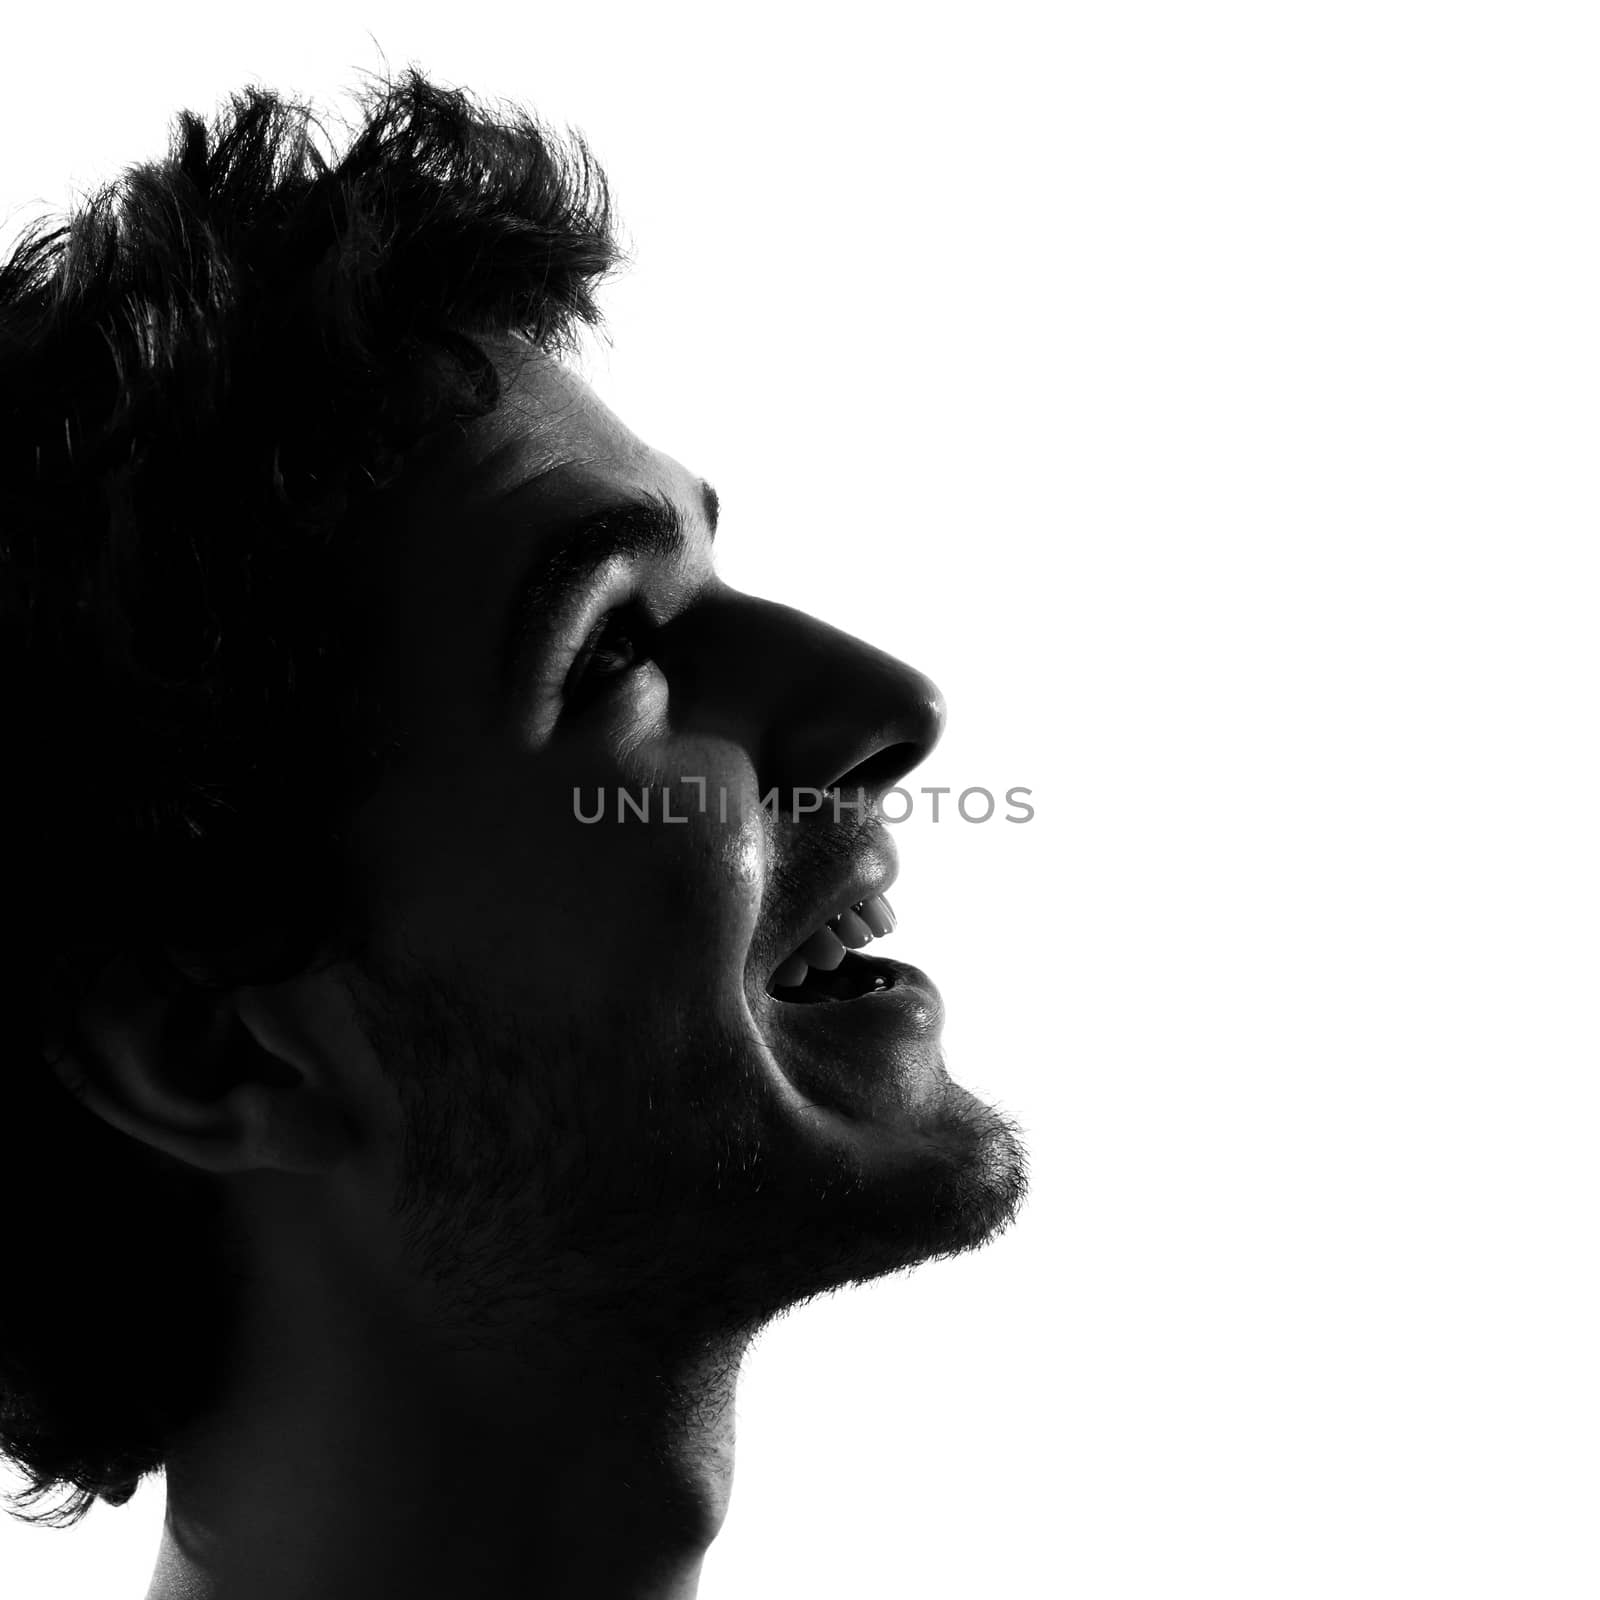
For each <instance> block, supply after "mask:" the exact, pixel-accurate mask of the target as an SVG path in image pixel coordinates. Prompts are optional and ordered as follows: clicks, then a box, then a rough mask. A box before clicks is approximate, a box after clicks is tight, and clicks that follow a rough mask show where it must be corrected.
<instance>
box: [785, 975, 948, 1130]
mask: <svg viewBox="0 0 1600 1600" xmlns="http://www.w3.org/2000/svg"><path fill="white" fill-rule="evenodd" d="M864 959H866V960H869V961H870V963H871V966H872V967H873V969H874V970H875V971H877V972H878V973H879V974H880V975H881V976H882V977H884V978H885V979H886V980H888V984H889V987H887V988H884V989H873V990H869V991H868V992H867V993H865V994H863V995H860V996H858V997H857V998H856V999H854V1000H816V1001H811V1002H803V1001H801V1002H796V1001H790V1000H777V999H774V998H773V997H772V996H771V995H765V996H764V997H763V998H764V1000H765V1002H766V1003H765V1005H764V1006H763V1007H762V1009H761V1018H760V1020H761V1023H762V1026H763V1031H764V1032H765V1033H766V1035H767V1037H768V1040H769V1042H770V1043H771V1044H772V1045H773V1047H774V1053H775V1054H776V1055H777V1057H778V1064H779V1066H780V1067H781V1068H782V1069H783V1072H784V1075H785V1076H786V1077H787V1078H789V1080H790V1081H791V1082H792V1083H793V1084H794V1085H795V1087H796V1088H797V1089H799V1090H800V1092H801V1093H802V1094H804V1095H805V1096H806V1097H807V1098H808V1099H810V1100H813V1101H815V1102H817V1103H819V1104H822V1105H825V1106H828V1107H830V1108H833V1109H839V1110H843V1111H847V1112H850V1113H852V1114H863V1113H866V1112H872V1113H880V1112H882V1111H884V1110H887V1109H890V1108H891V1107H899V1108H909V1107H910V1106H911V1105H912V1104H914V1103H915V1102H916V1101H917V1100H918V1099H919V1098H920V1097H921V1093H920V1091H921V1090H922V1089H923V1088H924V1087H925V1086H928V1085H931V1084H932V1083H933V1082H935V1081H936V1080H937V1079H939V1078H940V1077H942V1075H943V1068H942V1065H941V1062H940V1056H939V1035H940V1031H941V1030H942V1028H943V1026H944V1002H943V1001H942V1000H941V999H940V997H939V991H938V990H937V989H936V988H935V987H934V985H933V982H932V980H931V979H930V978H929V977H928V975H927V974H926V973H925V972H923V971H921V970H920V969H919V968H917V967H913V966H910V965H908V964H907V963H906V962H903V961H889V960H886V959H884V958H883V957H882V956H873V957H867V958H864Z"/></svg>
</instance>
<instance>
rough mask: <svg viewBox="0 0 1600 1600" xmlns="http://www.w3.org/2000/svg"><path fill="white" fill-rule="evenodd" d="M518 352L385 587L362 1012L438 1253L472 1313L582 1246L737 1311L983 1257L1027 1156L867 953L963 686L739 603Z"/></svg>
mask: <svg viewBox="0 0 1600 1600" xmlns="http://www.w3.org/2000/svg"><path fill="white" fill-rule="evenodd" d="M489 348H490V350H491V352H492V353H493V354H494V357H495V359H496V362H497V366H498V368H499V370H500V374H501V378H502V383H503V386H504V387H503V393H502V398H501V401H500V404H499V405H498V406H497V408H496V409H495V410H494V411H493V412H491V413H490V414H489V415H488V416H486V417H483V418H481V419H478V420H477V421H475V422H473V423H471V424H468V425H467V426H466V427H465V428H464V429H463V430H462V431H461V432H460V433H459V435H458V436H456V437H454V438H452V439H451V441H450V442H449V444H448V447H447V448H441V449H439V450H436V451H434V452H432V453H431V454H430V456H429V458H428V459H427V460H426V462H425V463H424V464H423V465H422V466H420V467H419V468H417V470H415V471H413V472H411V473H410V474H409V476H408V477H407V478H406V479H404V480H402V482H401V483H400V484H399V485H398V486H397V487H396V488H395V489H394V490H391V491H390V492H389V494H388V497H387V504H386V509H385V518H386V520H385V522H384V524H383V526H382V528H381V532H382V537H381V539H378V540H377V541H375V543H374V545H373V551H374V554H373V557H372V560H371V564H370V571H368V572H367V573H365V574H364V575H363V579H362V585H363V588H364V591H365V599H366V604H367V608H368V615H369V616H370V617H371V618H372V619H374V620H373V623H372V628H371V638H370V647H369V651H368V655H367V658H366V670H367V671H368V672H369V673H370V675H371V680H372V688H373V691H374V693H375V695H376V697H377V699H378V700H379V702H381V704H382V706H383V707H384V712H385V716H386V719H387V722H388V724H389V726H390V727H391V728H392V729H393V730H396V733H397V743H398V745H399V747H400V753H399V754H398V756H397V758H396V759H395V761H394V762H393V764H392V765H391V767H390V769H389V770H388V772H387V773H386V775H385V778H384V781H383V783H382V785H381V786H380V788H379V790H378V792H377V794H376V795H375V797H374V798H373V799H372V800H371V801H370V802H369V803H368V805H367V806H366V808H365V809H364V810H363V812H362V813H361V814H360V816H359V817H358V820H357V827H356V830H355V837H354V852H355V853H354V860H355V863H356V870H357V875H358V879H359V882H360V884H361V886H362V887H361V892H362V895H363V898H364V900H365V904H366V908H367V914H368V921H369V924H370V927H371V929H372V930H373V931H372V938H371V945H370V948H369V949H368V951H367V958H368V960H367V964H366V966H365V968H364V973H363V981H362V982H361V983H360V984H358V985H357V995H358V1004H357V1009H358V1010H359V1012H360V1016H361V1022H362V1025H363V1037H364V1038H365V1039H366V1040H367V1041H368V1042H369V1043H370V1045H371V1047H372V1048H373V1049H374V1051H375V1052H376V1054H377V1055H378V1056H379V1057H380V1058H383V1060H384V1064H385V1066H386V1067H388V1068H389V1069H390V1070H391V1072H392V1073H393V1074H394V1075H396V1076H397V1077H398V1078H399V1080H400V1081H401V1082H402V1084H403V1085H404V1086H405V1093H404V1095H403V1097H402V1098H403V1099H404V1100H405V1102H406V1104H407V1112H406V1118H405V1121H406V1126H407V1132H406V1135H405V1138H404V1140H403V1149H402V1150H401V1151H400V1153H399V1154H398V1155H397V1158H396V1159H397V1172H396V1179H397V1181H398V1182H399V1183H400V1184H401V1188H402V1193H403V1195H404V1197H405V1200H406V1208H407V1209H406V1215H407V1217H408V1219H409V1222H410V1237H411V1242H412V1245H413V1246H414V1247H415V1248H417V1249H418V1250H420V1251H421V1252H422V1253H423V1255H424V1256H425V1258H426V1262H427V1265H428V1268H429V1271H430V1273H431V1274H432V1275H433V1276H435V1277H437V1278H440V1279H441V1280H449V1279H451V1278H452V1277H457V1278H459V1279H460V1280H461V1282H460V1283H459V1285H458V1287H459V1288H460V1289H461V1290H462V1293H463V1295H464V1296H465V1301H466V1302H470V1303H472V1304H474V1305H475V1306H477V1307H478V1309H479V1310H480V1311H481V1310H485V1309H486V1307H485V1305H484V1302H485V1300H486V1299H490V1300H494V1301H496V1302H506V1301H510V1300H516V1299H518V1298H520V1297H523V1296H527V1295H531V1294H533V1293H535V1291H536V1290H537V1292H538V1293H539V1294H541V1295H544V1296H546V1297H547V1296H548V1294H549V1293H550V1292H552V1290H553V1287H554V1284H553V1279H552V1276H551V1274H552V1271H553V1268H552V1266H551V1263H552V1262H555V1261H564V1262H566V1263H568V1268H567V1269H566V1270H568V1272H569V1274H570V1275H569V1277H568V1278H567V1279H565V1280H563V1282H564V1287H565V1288H566V1289H567V1290H569V1291H570V1292H571V1293H572V1294H573V1295H574V1297H577V1296H580V1295H602V1296H604V1295H607V1294H613V1293H615V1294H619V1295H622V1294H625V1295H626V1296H628V1297H629V1304H631V1305H632V1306H634V1308H635V1309H636V1310H639V1308H642V1307H643V1306H644V1305H646V1304H647V1303H648V1304H649V1305H652V1306H654V1307H655V1308H657V1311H658V1312H659V1314H660V1315H662V1316H664V1317H671V1318H674V1319H677V1320H678V1321H679V1322H682V1321H684V1320H685V1319H687V1320H688V1321H689V1322H692V1323H697V1324H704V1325H705V1326H706V1327H708V1328H709V1327H711V1326H713V1325H715V1324H718V1323H722V1324H727V1325H735V1324H743V1323H748V1322H753V1321H759V1320H760V1319H761V1318H762V1317H764V1316H766V1315H770V1314H771V1313H772V1312H773V1311H775V1310H777V1309H779V1308H781V1307H782V1306H783V1305H785V1304H789V1303H792V1302H793V1301H795V1300H797V1299H799V1298H803V1297H804V1296H806V1295H807V1294H810V1293H813V1292H816V1291H817V1290H820V1289H823V1288H827V1287H831V1286H833V1285H835V1284H838V1283H841V1282H844V1281H848V1280H851V1279H860V1278H867V1277H871V1276H875V1275H877V1274H879V1273H881V1272H884V1271H889V1270H893V1269H895V1268H897V1267H901V1266H905V1265H908V1264H910V1263H912V1262H914V1261H916V1260H920V1259H923V1258H925V1257H927V1256H929V1255H934V1254H939V1253H945V1252H948V1251H952V1250H956V1249H961V1248H965V1247H968V1246H970V1245H973V1244H976V1243H978V1242H980V1241H981V1240H982V1239H983V1238H984V1237H986V1236H987V1235H988V1234H989V1233H991V1232H992V1231H993V1230H994V1229H995V1228H997V1227H998V1226H1000V1225H1002V1224H1003V1223H1004V1222H1005V1221H1006V1220H1007V1219H1008V1218H1009V1216H1010V1214H1011V1213H1012V1211H1013V1210H1014V1208H1015V1205H1016V1204H1017V1201H1018V1199H1019V1196H1020V1187H1021V1152H1020V1148H1019V1146H1018V1144H1017V1142H1016V1138H1015V1135H1014V1133H1013V1131H1012V1130H1011V1129H1010V1127H1009V1126H1008V1124H1007V1123H1006V1122H1005V1121H1004V1119H1003V1118H1001V1117H1000V1116H999V1115H998V1114H997V1113H996V1112H994V1111H993V1110H991V1109H990V1108H988V1107H987V1106H985V1105H983V1104H982V1103H981V1102H979V1101H977V1100H976V1099H975V1098H974V1097H973V1096H971V1095H970V1094H969V1093H967V1091H965V1090H963V1089H961V1088H960V1087H958V1086H957V1085H956V1084H955V1083H954V1082H953V1081H952V1080H951V1079H950V1078H949V1077H948V1076H947V1074H946V1071H945V1066H944V1061H943V1057H942V1054H941V1048H940V1029H941V1004H940V1000H939V997H938V994H937V992H936V990H934V988H933V987H932V985H931V984H930V983H929V981H928V980H927V979H926V978H925V977H924V976H923V974H921V973H920V972H918V971H917V970H916V969H915V968H913V967H910V966H906V965H903V964H901V963H898V962H895V961H892V960H885V959H883V958H882V956H881V955H880V954H879V947H878V942H877V938H875V937H873V934H874V931H875V930H876V932H877V934H878V935H879V936H881V935H882V934H884V933H886V932H887V931H889V927H890V924H889V921H888V920H887V916H888V914H887V911H886V905H885V902H884V901H883V900H882V898H881V897H882V896H883V894H884V892H885V891H886V890H887V889H888V888H889V887H890V885H891V882H892V879H893V877H894V873H895V855H894V851H893V848H892V846H891V843H890V839H889V837H888V833H887V830H886V828H885V827H884V825H883V823H882V821H881V819H880V818H878V817H877V816H876V815H875V814H874V811H873V808H872V805H871V801H872V798H873V796H875V795H878V794H881V793H882V792H883V791H884V790H886V789H887V788H889V787H890V786H891V785H893V784H895V783H896V782H897V781H898V780H900V779H901V778H902V777H904V775H905V774H906V773H907V772H909V771H910V770H911V769H912V768H913V767H915V766H916V764H917V763H918V762H920V761H921V760H922V759H923V757H924V756H926V755H927V753H928V752H929V750H930V749H931V748H932V747H933V745H934V743H935V741H936V740H937V738H938V737H939V733H940V730H941V724H942V721H943V707H942V702H941V699H940V696H939V693H938V691H937V690H936V689H935V688H934V686H933V685H932V684H931V683H930V682H929V681H928V680H927V679H926V678H925V677H923V676H922V675H921V674H919V673H917V672H916V671H914V670H912V669H911V668H910V667H908V666H905V665H904V664H902V663H901V662H899V661H897V660H895V659H893V658H892V657H890V656H888V655H886V654H884V653H883V652H882V651H880V650H877V649H875V648H873V647H872V646H871V645H869V644H866V643H863V642H862V641H860V640H858V639H855V638H852V637H850V636H848V635H846V634H844V633H841V632H839V631H838V630H836V629H834V628H831V627H829V626H828V625H827V624H825V623H823V622H820V621H818V620H817V619H815V618H813V617H810V616H807V615H804V614H803V613H801V612H798V611H795V610H792V609H790V608H788V607H786V606H783V605H779V604H775V603H773V602H771V601H768V600H763V599H757V598H753V597H751V596H749V595H745V594H741V593H739V592H738V591H736V590H734V589H732V588H730V587H728V586H727V585H726V584H724V583H723V582H722V581H721V580H720V579H719V578H718V577H717V574H716V568H715V564H714V543H713V537H714V535H715V533H716V531H717V530H716V520H717V504H716V498H715V495H714V494H713V493H712V491H711V490H710V489H709V487H708V486H707V485H706V484H705V483H704V482H702V481H701V480H700V479H698V478H696V477H695V476H694V475H692V474H691V473H690V472H688V471H686V470H685V468H684V467H682V466H680V465H679V464H678V463H677V462H676V461H674V460H672V459H671V458H669V457H667V456H665V455H663V454H662V453H661V452H659V451H657V450H654V449H652V448H650V447H649V446H648V445H646V444H644V443H643V442H642V441H641V440H639V439H638V438H637V437H635V436H634V435H633V434H632V433H631V432H630V431H629V430H628V429H627V428H626V427H625V426H624V425H623V424H622V422H621V421H619V420H618V418H617V417H616V416H614V415H613V414H612V413H611V412H610V411H609V410H607V409H606V407H605V406H604V405H602V404H601V403H600V401H599V400H598V399H597V398H596V397H595V395H594V394H593V393H592V391H591V390H589V389H588V388H587V387H586V385H585V384H584V383H583V382H582V381H580V380H579V379H578V378H577V377H576V376H574V375H573V374H572V373H571V372H570V371H568V370H567V369H566V368H564V367H563V366H561V365H560V364H559V363H558V362H556V361H555V360H554V359H552V358H550V357H548V356H543V355H539V354H537V353H534V352H532V351H531V350H529V349H527V348H526V347H524V346H522V345H520V344H518V343H516V342H515V341H512V340H503V341H498V342H491V344H490V346H489ZM731 520H732V519H731V518H730V521H731ZM746 529H749V531H750V534H751V536H759V512H758V510H753V509H752V510H746V509H745V508H742V507H741V508H740V512H739V521H738V526H737V531H736V532H735V530H733V529H729V530H727V532H725V534H724V537H726V536H728V533H733V536H736V537H737V536H743V534H744V532H745V530H746ZM762 797H765V803H762ZM869 940H870V943H869ZM842 946H848V947H854V948H852V949H851V951H850V953H849V954H848V955H846V956H843V957H842V959H841V947H842ZM890 948H891V949H892V944H891V946H890ZM363 996H364V997H365V998H364V1000H363V999H362V998H361V997H363ZM469 1280H470V1281H469ZM646 1290H647V1291H648V1294H646V1293H645V1292H644V1291H646ZM501 1309H502V1311H503V1309H504V1307H503V1304H502V1306H501ZM639 1314H641V1315H643V1314H644V1313H643V1311H642V1310H640V1311H639Z"/></svg>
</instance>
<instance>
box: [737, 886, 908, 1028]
mask: <svg viewBox="0 0 1600 1600" xmlns="http://www.w3.org/2000/svg"><path fill="white" fill-rule="evenodd" d="M894 929H895V915H894V912H893V911H891V910H890V908H889V902H888V901H887V900H885V899H884V897H883V896H882V895H871V896H869V897H868V898H867V899H865V900H862V901H858V902H857V903H856V904H854V905H851V906H846V907H844V908H843V909H842V910H840V911H837V912H835V913H834V914H833V915H832V916H831V917H829V918H828V920H827V921H826V922H825V923H823V925H822V926H821V927H820V928H818V929H817V931H816V932H815V933H813V934H812V935H811V936H810V937H809V938H808V939H806V940H805V941H804V943H802V944H801V945H800V946H799V948H798V949H797V950H795V952H794V954H793V955H791V956H790V957H789V958H788V959H787V960H785V961H782V962H780V963H779V964H778V968H777V970H776V971H775V972H774V973H773V974H772V977H771V978H770V979H769V980H768V982H767V993H768V994H770V995H771V996H772V997H773V998H774V999H777V1000H784V1001H787V1002H788V1003H790V1004H791V1005H815V1004H817V1003H818V1002H820V1001H841V1000H860V999H861V998H863V997H864V996H866V995H869V994H876V993H878V992H880V991H881V990H884V989H892V988H893V987H894V983H895V977H894V970H893V968H892V967H890V966H889V965H888V964H886V963H883V962H879V961H874V960H873V959H872V958H871V957H870V956H863V955H860V954H858V952H859V951H860V950H861V948H862V947H863V946H864V945H868V944H871V943H872V941H873V940H874V939H881V938H883V937H884V935H885V934H889V933H893V932H894Z"/></svg>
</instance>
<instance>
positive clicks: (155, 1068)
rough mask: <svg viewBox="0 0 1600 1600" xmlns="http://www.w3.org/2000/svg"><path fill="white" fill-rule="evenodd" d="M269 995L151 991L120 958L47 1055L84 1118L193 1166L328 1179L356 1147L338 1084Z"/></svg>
mask: <svg viewBox="0 0 1600 1600" xmlns="http://www.w3.org/2000/svg"><path fill="white" fill-rule="evenodd" d="M267 994H268V991H263V990H253V989H231V990H207V989H203V988H200V987H198V986H195V985H185V984H178V985H171V986H162V985H158V984H155V983H152V982H151V980H150V979H149V978H148V977H147V976H146V974H145V973H144V971H143V970H142V969H141V968H140V966H139V964H138V963H137V962H136V961H134V960H133V959H131V958H129V957H125V956H119V957H117V958H116V959H115V960H113V961H112V962H111V963H110V964H109V965H108V966H107V967H106V968H105V969H104V970H103V971H102V972H101V974H100V976H99V978H98V979H97V980H96V982H95V984H94V986H93V989H92V991H91V993H90V995H89V997H88V999H87V1000H86V1002H85V1003H84V1004H83V1006H82V1007H81V1008H80V1010H79V1012H78V1015H77V1017H76V1019H75V1024H74V1027H73V1028H72V1030H71V1032H70V1033H69V1034H68V1035H66V1036H65V1037H63V1038H58V1039H55V1040H52V1041H50V1043H49V1044H48V1046H47V1049H46V1055H47V1058H48V1059H49V1061H50V1064H51V1067H52V1068H53V1070H54V1071H55V1073H56V1075H57V1077H58V1078H59V1079H60V1080H61V1082H62V1083H63V1084H64V1085H65V1087H66V1088H67V1089H68V1090H69V1091H70V1092H71V1093H72V1094H73V1095H74V1097H75V1098H76V1099H77V1100H78V1101H79V1102H80V1103H81V1104H82V1105H83V1106H84V1107H85V1109H87V1110H89V1111H91V1112H93V1113H94V1114H95V1115H96V1116H98V1117H100V1118H101V1119H102V1120H104V1121H105V1122H108V1123H110V1124H111V1125H112V1126H113V1127H115V1128H117V1129H119V1130H120V1131H121V1132H123V1133H125V1134H127V1135H128V1136H129V1137H130V1138H134V1139H137V1140H139V1141H141V1142H142V1143H144V1144H147V1145H150V1146H151V1147H152V1148H154V1149H157V1150H161V1151H162V1152H164V1153H165V1154H167V1155H169V1156H172V1157H173V1158H175V1159H177V1160H179V1161H182V1162H185V1163H187V1164H188V1165H190V1166H193V1167H197V1168H200V1169H201V1170H203V1171H207V1172H216V1173H227V1172H246V1171H252V1170H260V1169H274V1170H278V1171H283V1172H297V1173H315V1172H321V1171H326V1170H327V1169H328V1168H330V1167H331V1166H333V1165H335V1164H336V1163H337V1162H338V1161H339V1160H340V1158H341V1157H342V1156H343V1155H344V1154H345V1153H346V1151H347V1150H348V1149H349V1148H350V1147H351V1145H352V1143H353V1136H352V1130H351V1128H350V1126H349V1123H348V1120H347V1118H346V1116H345V1115H344V1110H343V1107H342V1106H341V1104H340V1097H339V1093H338V1089H339V1086H338V1084H337V1083H336V1082H335V1081H334V1080H333V1078H332V1077H331V1075H330V1074H327V1073H324V1072H321V1071H318V1070H317V1069H316V1066H315V1062H316V1056H315V1052H314V1050H311V1049H308V1048H307V1047H306V1045H305V1043H304V1042H303V1041H295V1042H291V1041H290V1040H289V1038H288V1036H287V1034H286V1033H285V1032H284V1030H282V1029H279V1028H276V1027H274V1026H273V1014H272V1013H273V1008H272V1006H271V1005H270V1003H269V1002H268V1001H267V1000H266V998H265V996H266V995H267Z"/></svg>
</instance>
